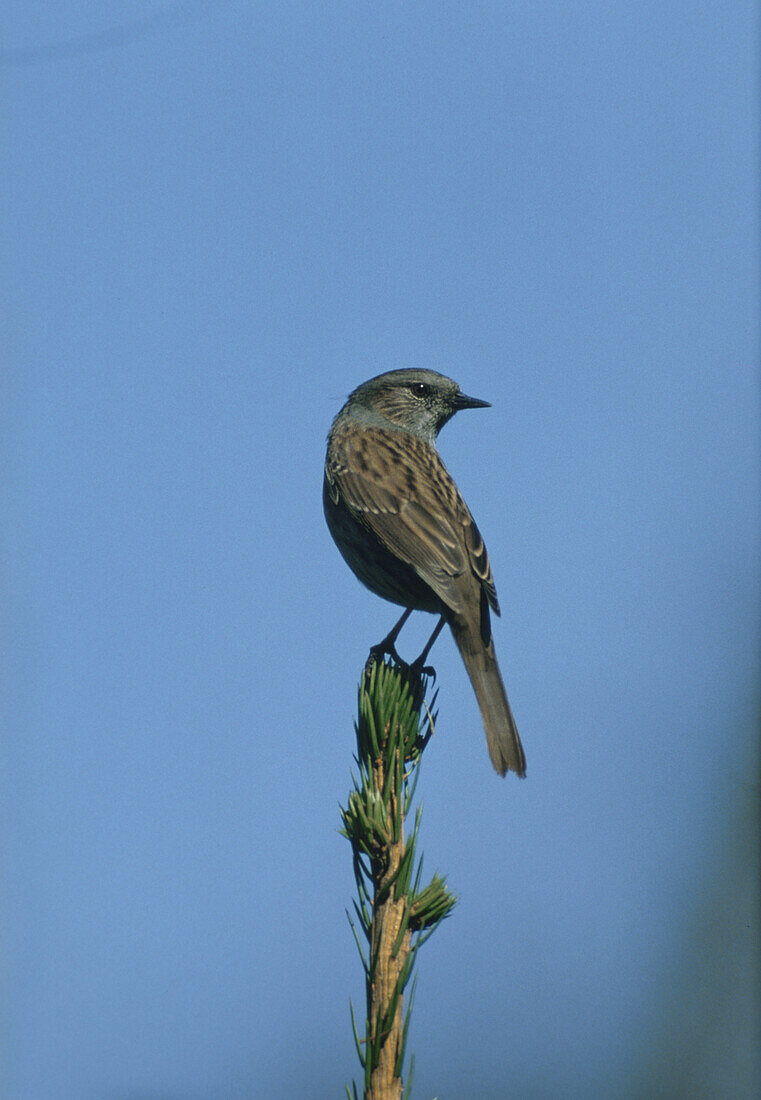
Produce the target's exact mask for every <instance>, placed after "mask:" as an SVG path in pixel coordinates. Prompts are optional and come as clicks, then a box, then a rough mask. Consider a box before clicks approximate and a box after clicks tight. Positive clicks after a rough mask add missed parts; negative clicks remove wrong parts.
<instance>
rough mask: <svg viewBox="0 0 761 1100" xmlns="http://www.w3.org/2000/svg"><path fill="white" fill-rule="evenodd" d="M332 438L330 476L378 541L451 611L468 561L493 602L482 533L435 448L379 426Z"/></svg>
mask: <svg viewBox="0 0 761 1100" xmlns="http://www.w3.org/2000/svg"><path fill="white" fill-rule="evenodd" d="M333 444H334V451H333V454H332V455H331V458H330V460H329V464H328V467H329V480H330V481H331V482H332V483H333V485H334V487H335V490H337V491H338V493H339V494H340V495H341V497H342V498H343V501H344V503H345V504H346V506H347V507H349V508H350V509H352V511H354V513H355V514H356V515H357V518H358V519H360V521H361V522H362V523H363V524H365V525H366V526H367V527H368V528H369V529H370V530H371V531H372V532H373V533H374V534H375V536H376V537H377V538H378V539H379V540H380V541H381V542H382V543H383V545H385V546H386V547H387V548H388V549H389V550H390V551H391V552H392V553H394V554H395V555H396V556H397V557H399V558H401V560H402V561H404V562H406V563H407V564H409V565H411V566H412V567H413V568H414V569H415V570H416V571H417V573H418V574H419V575H420V576H421V577H422V579H423V580H424V581H425V582H426V583H427V584H428V585H430V587H431V588H432V589H433V591H434V592H435V593H436V595H437V596H438V597H439V598H440V599H441V600H443V602H444V603H445V604H447V606H449V607H451V608H452V610H453V611H461V610H462V606H463V605H462V601H463V592H462V591H461V586H460V585H458V584H457V583H456V582H457V578H459V577H461V576H462V574H463V573H465V572H466V570H467V569H468V568H469V567H470V568H472V570H473V573H474V574H475V576H476V577H477V578H478V580H479V581H480V582H481V584H482V585H483V587H484V590H485V592H486V595H487V597H488V599H489V602H490V603H491V605H492V606H493V607H495V610H496V609H497V605H496V593H495V592H494V582H493V581H492V579H491V569H490V567H489V559H488V556H487V554H486V550H485V548H484V545H483V540H482V539H481V536H480V534H479V532H478V528H477V527H476V526H475V523H474V522H473V519H472V517H471V515H470V512H469V511H468V509H467V506H466V504H465V502H464V500H463V499H462V497H461V496H460V493H459V491H458V489H457V486H456V485H455V483H454V481H453V480H452V478H451V476H450V474H449V472H448V470H447V469H446V467H445V466H444V463H443V462H442V461H441V458H440V457H439V455H438V452H437V451H436V450H435V448H433V447H431V446H429V445H428V444H427V443H425V442H423V441H422V440H419V439H417V438H416V437H415V436H409V435H400V434H399V433H396V432H388V431H384V430H383V429H380V428H373V429H369V428H364V429H363V430H362V431H361V432H353V431H349V432H346V433H341V435H340V436H339V437H337V438H335V437H334V440H333Z"/></svg>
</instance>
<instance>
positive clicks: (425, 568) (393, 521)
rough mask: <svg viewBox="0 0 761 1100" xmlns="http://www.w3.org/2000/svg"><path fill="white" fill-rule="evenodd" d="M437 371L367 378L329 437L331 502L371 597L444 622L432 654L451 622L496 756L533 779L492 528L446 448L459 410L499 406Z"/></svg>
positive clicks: (329, 510)
mask: <svg viewBox="0 0 761 1100" xmlns="http://www.w3.org/2000/svg"><path fill="white" fill-rule="evenodd" d="M488 407H489V402H488V401H479V400H478V399H477V398H475V397H466V396H465V394H464V393H462V391H461V390H460V387H459V386H458V385H457V383H456V382H453V381H452V380H451V379H450V378H445V377H444V376H443V375H441V374H437V373H436V372H435V371H430V370H393V371H388V372H387V373H386V374H379V375H378V376H377V377H376V378H371V379H370V380H369V382H365V383H363V384H362V385H361V386H359V387H358V388H357V389H356V390H354V392H353V393H351V394H350V395H349V398H348V400H347V402H346V404H345V405H344V407H343V408H342V409H341V411H340V412H339V414H338V416H337V417H336V418H335V420H334V421H333V424H332V426H331V429H330V433H329V434H328V451H327V455H326V459H325V480H324V483H323V505H324V508H325V518H326V520H327V523H328V527H329V528H330V533H331V535H332V536H333V538H334V540H335V542H336V545H337V546H338V549H339V550H340V551H341V554H342V555H343V557H344V559H345V560H346V562H347V563H348V565H349V566H350V567H351V569H352V570H353V571H354V573H355V574H356V575H357V577H358V578H359V579H360V580H361V581H362V583H363V584H364V585H366V586H367V587H368V588H369V589H370V590H371V591H372V592H375V593H376V594H377V595H378V596H382V597H383V598H384V599H386V600H390V601H391V602H392V603H396V604H400V605H401V606H402V607H404V608H406V609H407V610H406V611H405V612H404V614H403V615H402V617H401V619H400V620H399V622H398V623H397V624H396V626H395V627H394V629H393V630H392V631H391V633H390V634H389V635H388V637H387V638H386V639H385V640H384V642H383V643H381V644H382V646H383V647H384V648H385V649H386V651H388V652H395V650H394V643H395V641H396V638H397V635H398V634H399V631H400V630H401V628H402V626H403V625H404V623H405V622H406V620H407V618H408V617H409V615H410V613H411V612H412V611H430V612H433V613H434V614H437V615H440V616H441V619H440V621H439V623H438V625H437V627H436V629H435V630H434V632H433V635H432V636H431V639H430V641H429V642H428V645H427V646H426V648H425V650H424V651H423V654H422V655H421V658H419V660H420V661H421V663H422V661H424V660H425V658H426V656H427V655H428V651H429V650H430V648H431V646H432V645H433V643H434V641H435V640H436V638H437V637H438V635H439V632H440V631H441V629H442V627H443V625H444V623H448V624H449V627H450V629H451V631H452V634H453V635H454V640H455V642H456V643H457V648H458V649H459V650H460V654H461V655H462V659H463V661H464V662H465V668H466V669H467V671H468V675H469V676H470V681H471V683H472V685H473V690H474V691H475V693H476V699H477V700H478V705H479V707H480V710H481V717H482V719H483V723H484V728H485V730H486V743H487V745H488V748H489V756H490V757H491V762H492V764H493V765H494V767H495V768H496V770H497V771H498V772H499V774H500V775H504V774H505V773H506V772H507V771H508V769H510V770H512V771H514V772H517V773H518V775H520V776H524V775H525V774H526V757H525V756H524V753H523V747H522V745H521V741H520V737H519V736H518V730H517V729H516V727H515V721H514V719H513V715H512V711H511V710H510V704H509V703H508V701H507V693H506V692H505V686H504V684H503V683H502V677H501V675H500V671H499V666H498V664H497V658H496V656H495V653H494V643H493V641H492V635H491V619H490V615H489V608H491V609H492V611H494V613H495V614H497V615H499V604H498V602H497V591H496V589H495V587H494V581H493V579H492V573H491V566H490V564H489V557H488V554H487V553H486V547H485V546H484V542H483V539H482V538H481V534H480V532H479V530H478V528H477V527H476V523H475V520H474V519H473V517H472V516H471V514H470V512H469V511H468V506H467V505H466V503H465V501H464V500H463V499H462V497H461V495H460V492H459V490H458V488H457V486H456V485H455V483H454V481H453V480H452V476H451V474H450V473H449V471H448V470H447V468H446V466H445V465H444V463H443V462H442V461H441V458H440V457H439V453H438V451H437V450H436V436H437V435H438V434H439V432H440V431H441V429H442V428H443V426H444V425H445V424H446V422H447V421H448V420H450V419H451V417H453V416H454V414H455V413H456V412H458V411H459V410H460V409H481V408H488Z"/></svg>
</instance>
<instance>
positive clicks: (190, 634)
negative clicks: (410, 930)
mask: <svg viewBox="0 0 761 1100" xmlns="http://www.w3.org/2000/svg"><path fill="white" fill-rule="evenodd" d="M4 41H5V45H4V46H3V48H2V49H1V50H0V80H1V81H2V98H3V102H4V110H3V115H4V121H3V146H4V155H3V158H2V164H3V166H2V169H0V172H1V173H2V203H3V213H4V217H3V223H4V233H3V250H4V256H5V261H4V270H5V274H6V277H5V296H4V297H5V309H4V331H5V339H4V344H5V348H6V359H7V366H6V372H5V381H4V385H3V391H4V400H3V403H2V404H3V410H2V417H3V421H4V432H3V440H4V442H3V451H4V453H3V465H4V468H5V471H6V476H5V478H4V479H3V480H4V485H3V490H2V491H3V497H4V501H3V510H4V515H5V516H6V524H5V525H4V527H5V534H4V537H3V542H2V553H3V560H4V568H3V578H4V579H3V605H4V614H3V618H4V620H5V622H6V624H8V625H7V627H6V632H5V638H6V645H5V647H4V654H5V657H6V660H4V661H3V666H4V672H3V702H2V723H3V727H4V731H5V734H4V737H3V749H2V753H3V762H2V778H1V779H0V784H1V785H2V792H1V793H2V807H3V809H2V816H3V823H2V825H3V827H2V833H3V837H4V840H3V852H2V860H3V866H4V873H3V879H4V886H3V891H2V905H3V911H4V925H5V932H4V936H3V948H2V969H3V972H4V980H3V984H4V985H5V987H6V990H7V994H6V1002H7V1010H6V1025H7V1026H6V1030H7V1032H8V1043H7V1046H6V1058H7V1060H6V1066H5V1070H4V1075H5V1084H4V1086H3V1095H4V1096H7V1097H9V1098H11V1100H43V1098H44V1100H59V1098H60V1100H67V1098H69V1097H71V1098H83V1097H92V1098H94V1100H100V1098H108V1100H126V1098H127V1097H129V1098H130V1100H149V1098H151V1100H155V1098H158V1097H161V1098H162V1100H207V1098H212V1100H213V1098H217V1097H218V1098H220V1100H221V1098H229V1097H241V1098H243V1097H252V1096H268V1097H271V1096H282V1097H292V1096H304V1097H312V1096H314V1097H323V1096H328V1095H331V1096H333V1095H340V1094H341V1090H342V1089H343V1085H344V1083H345V1082H347V1081H349V1080H350V1079H351V1077H352V1076H353V1075H354V1074H355V1072H356V1068H357V1067H356V1065H355V1057H354V1053H353V1045H352V1039H351V1032H350V1026H349V1015H348V1003H349V998H350V997H351V998H353V999H354V1001H355V1003H359V1002H360V1001H361V993H362V987H361V981H360V971H359V964H358V961H357V959H356V957H355V953H354V946H353V943H352V939H351V934H350V931H349V928H348V925H347V924H346V919H345V915H344V911H345V908H346V907H347V906H348V905H349V904H350V901H351V897H352V876H351V864H350V855H349V849H348V845H347V843H346V842H345V841H344V840H343V839H342V838H341V837H340V836H339V834H338V829H339V818H338V804H339V803H340V802H342V801H343V800H344V799H345V797H346V795H347V792H348V789H349V783H350V778H349V776H350V769H351V765H352V759H351V758H352V751H353V732H352V722H353V714H354V706H355V690H356V682H357V679H358V676H359V672H360V669H361V667H362V664H363V662H364V659H365V656H366V652H367V649H368V647H369V645H370V644H371V643H373V642H375V641H377V640H378V639H379V638H380V637H381V636H382V635H383V634H384V633H385V632H386V631H387V630H388V628H389V626H390V624H391V623H392V621H393V620H394V618H395V615H396V610H395V609H394V608H393V607H391V605H388V604H384V603H383V602H382V601H380V600H378V599H377V598H376V597H374V596H372V595H370V594H369V593H367V592H366V591H364V590H363V589H362V588H361V587H360V586H359V584H358V583H357V582H356V580H355V579H354V578H353V577H352V575H351V574H350V573H349V571H348V570H347V569H346V567H345V566H344V564H343V562H342V560H341V558H340V557H339V555H338V553H337V551H336V550H335V548H334V546H333V544H332V543H331V541H330V537H329V535H328V533H327V530H326V528H325V526H324V522H323V518H322V511H321V479H322V461H323V453H324V439H325V434H326V432H327V429H328V427H329V424H330V420H331V418H332V416H333V415H334V414H335V412H336V411H337V410H338V408H339V407H340V405H341V404H342V402H343V400H344V397H345V395H346V394H347V393H348V391H349V390H351V389H352V388H354V386H356V385H357V384H358V383H360V382H361V381H363V380H364V379H365V378H368V377H370V376H372V375H374V374H376V373H379V372H380V371H383V370H388V369H392V368H396V367H402V366H425V367H431V368H433V369H436V370H440V371H442V372H443V373H445V374H448V375H450V376H452V377H454V378H456V379H457V381H458V382H460V384H461V385H462V387H463V389H464V390H465V391H466V392H468V393H471V394H474V395H475V396H478V397H482V398H484V399H486V400H488V401H490V402H491V403H492V406H493V407H492V408H491V409H488V410H485V411H479V412H473V413H467V414H463V415H462V416H458V417H457V418H456V419H455V420H454V421H453V422H452V423H451V424H450V425H448V426H447V428H446V429H445V430H444V432H443V434H442V436H441V438H440V449H441V451H442V454H443V456H444V459H445V461H446V463H447V465H448V466H449V468H450V469H451V471H452V472H453V474H454V475H455V477H456V479H457V481H458V484H459V485H460V488H461V489H462V491H463V494H464V495H465V497H466V499H467V501H468V503H469V505H470V507H471V510H472V511H473V513H474V515H475V516H476V518H477V520H478V523H479V526H480V528H481V530H482V532H483V534H484V536H485V538H486V541H487V545H488V547H489V551H490V555H491V559H492V565H493V568H494V573H495V578H496V582H497V588H498V592H499V596H500V603H501V605H502V609H503V615H502V619H501V620H499V621H498V622H497V624H496V627H495V638H496V645H497V651H498V654H499V656H500V661H501V665H502V669H503V673H504V676H505V680H506V682H507V685H508V690H509V693H510V697H511V702H512V704H513V709H514V711H515V715H516V719H517V721H518V726H519V729H520V731H521V735H522V739H523V743H524V746H525V749H526V755H527V758H528V777H527V779H526V780H525V782H519V781H517V780H516V779H515V778H514V777H512V776H511V777H508V779H507V780H505V781H501V780H499V779H498V778H497V777H496V776H495V775H494V773H493V772H492V770H491V768H490V765H489V761H488V758H487V755H486V749H485V744H484V737H483V732H482V729H481V726H480V722H479V717H478V711H477V708H476V704H475V700H474V698H473V696H472V693H471V691H470V687H469V684H468V682H467V679H466V676H465V673H464V670H463V668H462V667H461V664H460V662H459V658H458V656H457V654H456V651H455V649H454V645H453V643H452V641H451V639H450V638H449V637H446V636H442V638H441V639H440V641H439V642H438V643H437V647H436V649H435V651H434V654H433V659H434V663H435V665H436V667H437V670H438V676H439V686H440V697H439V701H440V717H439V723H438V730H437V734H436V737H435V738H434V740H433V742H432V743H431V745H430V747H429V749H428V750H427V752H426V758H425V761H424V766H423V774H422V777H421V781H420V788H419V789H420V791H421V793H422V798H423V803H424V817H423V826H422V836H421V847H422V850H423V851H424V852H425V858H426V867H427V868H428V870H429V871H431V872H432V871H433V870H434V869H438V870H440V871H441V872H442V873H444V874H446V875H447V877H448V881H449V883H450V885H451V887H452V888H453V889H454V890H455V892H456V893H457V894H458V895H459V897H460V903H459V906H458V908H457V909H456V910H455V912H454V914H453V916H452V917H451V918H450V919H449V920H448V921H447V922H446V924H445V926H444V927H443V928H442V929H441V930H439V931H438V932H437V933H436V935H435V936H434V937H433V939H432V940H431V941H430V942H429V944H428V945H427V946H426V947H425V949H424V950H423V952H422V953H421V956H420V962H419V987H418V996H417V1002H416V1010H415V1015H414V1020H413V1030H412V1035H411V1047H412V1049H413V1050H414V1052H415V1055H416V1074H415V1076H416V1094H417V1095H419V1096H431V1095H440V1096H442V1097H447V1098H459V1097H463V1098H466V1097H472V1096H475V1095H478V1096H479V1097H484V1098H492V1097H493V1098H497V1097H501V1096H504V1095H506V1094H508V1093H509V1092H511V1091H512V1092H513V1094H515V1095H521V1096H525V1097H536V1098H538V1100H544V1098H550V1100H551V1098H554V1097H558V1098H559V1097H564V1098H567V1097H592V1096H599V1095H609V1096H621V1097H627V1096H635V1095H646V1094H648V1092H651V1087H652V1082H653V1081H658V1082H659V1083H660V1085H661V1087H663V1088H666V1089H669V1088H671V1090H672V1091H671V1093H670V1094H671V1095H676V1094H677V1093H678V1091H679V1089H680V1088H681V1089H683V1090H684V1089H686V1091H683V1092H682V1094H683V1095H688V1094H689V1095H699V1092H696V1091H695V1089H696V1087H697V1084H696V1083H698V1082H700V1083H701V1085H702V1087H705V1088H706V1089H707V1093H706V1094H711V1093H710V1086H711V1082H712V1081H721V1082H722V1084H723V1085H725V1086H726V1085H727V1083H729V1086H730V1090H731V1089H734V1091H733V1092H732V1094H733V1095H736V1096H744V1095H746V1094H747V1095H755V1087H754V1082H757V1080H758V1073H759V1070H758V1050H757V1048H756V1047H755V1046H754V1043H755V1034H756V1032H755V1028H754V1026H753V1023H754V1022H753V1019H752V1014H753V1013H754V1012H755V1011H757V1009H758V988H757V986H756V985H755V983H754V981H753V980H752V978H751V977H750V975H752V974H753V973H754V966H755V965H756V964H757V961H758V960H757V945H756V946H754V943H757V941H756V939H755V937H756V933H757V927H758V925H757V915H758V905H757V900H758V899H757V895H756V886H755V882H756V879H755V862H756V857H757V844H756V841H755V839H754V838H755V837H756V835H757V828H758V822H757V818H756V813H755V807H756V805H757V802H758V766H757V749H756V746H757V727H758V714H759V697H758V655H759V632H758V607H759V499H758V496H759V494H758V483H759V479H758V472H759V445H758V427H759V385H758V382H759V379H758V351H759V316H758V305H759V285H758V284H759V264H758V229H759V225H758V168H759V163H758V138H757V134H758V118H757V115H758V109H757V101H758V60H757V53H758V50H757V43H758V18H757V13H756V11H755V6H754V5H752V4H750V3H744V2H741V3H737V4H733V5H731V6H729V7H728V6H727V5H726V4H724V3H719V2H718V0H717V2H705V3H699V4H690V3H665V4H664V3H662V2H661V3H649V2H645V3H642V4H637V5H631V4H622V3H611V4H607V5H598V4H592V3H589V2H582V0H580V2H577V3H567V2H563V3H560V2H558V3H545V2H540V3H531V4H527V3H516V4H512V5H507V4H503V3H474V4H444V3H436V4H434V3H426V2H423V3H418V4H413V5H409V4H400V3H388V4H384V5H377V4H375V5H370V4H364V3H337V2H336V3H334V2H327V3H321V4H304V3H299V2H296V0H293V2H285V3H281V4H278V5H250V4H246V3H242V2H241V0H237V2H236V0H230V2H217V3H213V4H212V3H192V2H187V3H179V4H171V3H166V4H159V3H147V2H142V3H141V2H137V0H135V2H132V3H127V2H124V3H120V4H118V5H115V4H109V5H105V4H96V3H92V2H75V0H71V2H70V3H59V4H55V3H53V4H50V3H47V4H41V3H36V2H30V0H25V2H24V3H19V2H11V3H9V4H8V5H7V6H6V11H5V19H4ZM417 618H418V619H419V620H420V621H419V622H413V623H411V624H410V625H409V627H408V628H407V630H406V631H405V634H404V635H403V636H402V642H401V646H400V648H401V650H402V652H403V653H406V654H407V655H408V656H412V655H414V654H415V653H416V652H417V646H418V645H419V643H420V641H421V640H422V639H423V638H424V636H425V634H426V632H427V630H428V629H429V627H430V625H431V621H430V620H429V619H428V618H427V617H425V616H418V617H417ZM754 952H755V955H754ZM730 1037H731V1041H730ZM723 1039H725V1040H726V1041H722V1040H723ZM744 1090H746V1091H744Z"/></svg>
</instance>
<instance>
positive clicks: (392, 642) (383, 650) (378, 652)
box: [368, 607, 427, 668]
mask: <svg viewBox="0 0 761 1100" xmlns="http://www.w3.org/2000/svg"><path fill="white" fill-rule="evenodd" d="M411 614H412V608H411V607H408V608H407V610H406V611H405V612H404V614H403V615H402V617H401V619H400V620H399V622H398V623H397V624H396V626H395V627H394V628H393V629H392V630H390V631H389V633H388V634H387V635H386V637H385V638H384V639H383V641H382V642H378V644H377V645H374V646H372V647H371V649H370V658H368V659H372V658H374V659H375V660H380V659H382V658H383V657H385V656H386V654H388V655H389V657H393V658H394V660H395V661H397V662H398V663H399V664H400V665H404V667H405V668H406V667H407V663H406V661H403V660H402V659H401V657H400V656H399V654H398V653H397V652H396V639H397V638H398V637H399V633H400V631H401V629H402V627H403V626H404V624H405V623H406V622H407V619H409V617H410V615H411ZM426 652H427V651H426Z"/></svg>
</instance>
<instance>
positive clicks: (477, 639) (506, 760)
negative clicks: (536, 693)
mask: <svg viewBox="0 0 761 1100" xmlns="http://www.w3.org/2000/svg"><path fill="white" fill-rule="evenodd" d="M449 625H450V627H451V628H452V634H453V635H454V640H455V642H456V643H457V648H458V649H459V651H460V654H461V656H462V659H463V661H464V662H465V668H466V669H467V670H468V676H469V677H470V682H471V684H472V685H473V690H474V691H475V693H476V699H477V700H478V706H479V708H480V710H481V718H482V720H483V723H484V729H485V730H486V744H487V746H488V748H489V756H490V757H491V762H492V764H493V765H494V767H495V768H496V770H497V771H498V772H499V774H500V775H504V774H505V773H506V772H507V771H508V769H509V770H510V771H514V772H517V774H518V775H520V776H521V777H523V776H525V774H526V757H525V754H524V752H523V746H522V745H521V739H520V737H519V736H518V730H517V728H516V725H515V719H514V718H513V712H512V711H511V710H510V704H509V702H508V701H507V692H506V691H505V685H504V684H503V683H502V676H501V675H500V671H499V665H498V664H497V658H496V655H495V653H494V643H493V641H491V640H490V641H489V644H488V646H485V645H484V643H483V639H482V638H481V633H480V631H479V630H478V628H477V627H474V626H471V625H470V624H469V623H467V622H465V621H464V620H463V619H460V618H452V619H451V620H450V623H449Z"/></svg>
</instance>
